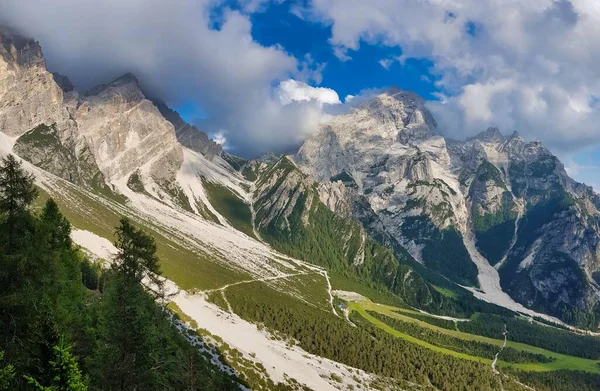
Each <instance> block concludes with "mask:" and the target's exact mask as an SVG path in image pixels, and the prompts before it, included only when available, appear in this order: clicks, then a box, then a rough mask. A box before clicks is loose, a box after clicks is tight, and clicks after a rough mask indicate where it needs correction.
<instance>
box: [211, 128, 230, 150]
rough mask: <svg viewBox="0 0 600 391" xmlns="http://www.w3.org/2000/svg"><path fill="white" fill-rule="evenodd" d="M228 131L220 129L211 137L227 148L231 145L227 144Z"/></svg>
mask: <svg viewBox="0 0 600 391" xmlns="http://www.w3.org/2000/svg"><path fill="white" fill-rule="evenodd" d="M226 133H227V132H226V131H225V130H219V131H218V132H216V133H213V134H212V135H211V138H212V139H213V140H214V142H215V143H217V144H220V145H221V146H222V147H223V148H225V149H227V148H228V147H229V145H228V144H227V137H225V134H226Z"/></svg>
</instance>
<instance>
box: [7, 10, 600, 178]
mask: <svg viewBox="0 0 600 391" xmlns="http://www.w3.org/2000/svg"><path fill="white" fill-rule="evenodd" d="M140 12H141V14H140ZM598 20H600V7H598V1H597V0H528V1H511V2H507V1H506V0H486V1H481V0H462V1H460V2H452V1H439V0H419V1H414V0H370V1H365V0H288V1H286V0H177V1H164V0H128V1H126V2H123V1H122V0H103V1H95V0H60V2H58V3H55V2H48V1H47V0H26V1H24V0H3V1H1V2H0V23H7V24H9V25H12V26H14V27H16V28H18V29H20V30H22V31H23V32H25V33H27V34H29V35H30V36H32V37H35V38H36V39H38V40H39V41H40V43H41V44H42V47H43V50H44V54H45V57H46V59H47V63H48V66H49V68H50V69H51V70H52V71H57V72H60V73H62V74H65V75H67V76H68V77H69V78H71V80H72V81H73V82H74V84H75V86H76V87H77V88H78V89H81V90H85V89H86V88H89V87H91V86H93V85H97V84H100V83H105V82H107V81H109V80H111V79H114V78H116V77H118V76H119V75H121V74H123V73H125V72H133V73H134V74H135V75H136V76H137V77H138V79H139V80H140V82H141V84H142V86H143V87H144V89H145V90H146V91H151V92H152V93H153V94H154V95H155V96H158V97H160V98H162V99H163V100H164V101H166V103H167V104H169V105H170V106H171V107H174V108H176V109H178V110H179V111H181V114H182V115H183V116H184V117H185V118H186V119H188V120H189V121H191V122H194V123H196V124H197V125H198V126H199V127H200V128H201V129H202V130H204V131H206V132H207V133H208V134H209V135H213V136H216V135H219V138H220V139H221V140H225V142H226V145H227V147H228V148H230V150H231V151H232V152H233V153H236V154H240V155H242V156H247V157H251V156H256V155H257V154H260V153H264V152H266V151H269V150H275V151H290V150H292V149H293V148H296V147H297V146H298V145H300V144H301V143H302V142H303V140H305V139H306V137H309V136H310V135H311V134H312V133H314V131H315V130H316V129H317V128H318V125H319V123H321V122H322V121H324V120H326V119H327V118H328V115H329V113H330V111H329V110H328V108H329V106H331V105H341V104H343V102H344V100H345V98H346V96H348V95H356V94H360V93H361V91H368V90H369V89H378V88H381V87H388V86H392V85H396V86H398V87H400V88H403V89H406V90H411V91H414V92H416V93H418V94H419V95H421V96H423V97H424V98H425V99H427V100H428V105H429V108H430V109H431V111H432V112H433V114H434V116H435V117H436V120H437V121H438V123H439V125H440V126H439V131H440V132H441V133H442V134H444V135H447V136H450V137H453V138H459V139H460V138H465V137H468V136H471V135H474V134H476V133H479V132H481V131H482V130H485V129H486V128H487V127H489V126H497V127H499V128H500V130H501V131H502V132H503V133H511V132H512V131H513V130H517V131H519V133H520V134H521V135H522V136H523V137H524V138H525V139H527V140H541V141H542V142H543V143H544V144H545V145H547V146H548V147H549V148H550V149H551V150H552V151H553V152H554V153H556V154H557V155H558V156H559V157H560V158H561V159H562V160H563V161H564V162H565V164H566V166H567V167H568V169H569V172H570V173H572V175H573V176H574V177H575V178H576V179H578V180H580V181H584V182H586V183H588V184H592V185H594V186H595V187H596V189H600V178H599V174H598V171H599V170H598V166H600V132H599V127H598V126H599V124H600V104H599V103H598V97H599V96H600V67H599V66H598V64H600V27H599V26H600V24H599V23H598ZM56 26H61V28H60V29H57V28H56ZM365 93H368V92H365Z"/></svg>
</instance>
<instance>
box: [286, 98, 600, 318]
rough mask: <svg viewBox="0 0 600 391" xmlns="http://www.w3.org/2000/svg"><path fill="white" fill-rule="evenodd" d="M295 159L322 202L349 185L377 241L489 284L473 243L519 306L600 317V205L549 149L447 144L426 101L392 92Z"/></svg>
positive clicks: (319, 136) (490, 140)
mask: <svg viewBox="0 0 600 391" xmlns="http://www.w3.org/2000/svg"><path fill="white" fill-rule="evenodd" d="M295 160H296V162H297V164H298V166H299V167H300V168H301V169H302V170H303V171H304V172H305V173H307V174H310V175H312V176H313V177H314V178H316V179H317V180H318V181H319V182H320V183H321V184H320V189H323V191H322V192H324V193H326V194H324V195H323V196H322V197H321V198H322V199H324V200H328V199H329V198H330V197H332V198H334V199H335V197H336V196H335V195H336V194H338V195H339V194H340V192H339V190H336V189H337V188H336V187H334V186H332V185H331V183H338V184H343V185H344V186H345V187H346V189H347V193H348V195H347V196H346V197H347V199H349V200H350V201H351V202H352V204H353V206H352V214H353V215H354V217H356V218H359V219H360V220H361V221H362V223H363V226H364V227H365V228H366V230H367V232H369V233H370V234H371V235H372V236H376V235H387V236H388V237H392V238H393V239H395V240H396V241H397V242H398V243H399V244H401V246H402V247H404V248H405V249H406V250H408V251H409V252H410V254H411V255H412V256H413V257H414V258H415V259H416V260H417V261H419V262H421V263H423V264H424V265H425V266H427V267H428V268H430V269H433V270H436V271H438V272H440V273H441V274H442V275H443V276H445V277H447V278H450V279H452V280H453V281H455V282H457V283H460V284H462V285H472V286H477V284H478V279H477V273H478V270H477V268H476V267H475V265H474V263H473V262H472V261H471V254H470V253H469V251H471V248H472V247H473V246H470V245H469V244H470V243H471V241H474V243H475V247H476V249H475V250H473V251H478V252H479V253H481V254H482V255H483V256H484V257H485V258H486V259H487V260H488V262H489V263H490V264H491V265H495V266H496V268H497V269H498V270H499V274H500V277H501V284H502V288H503V289H504V290H505V291H507V292H508V293H509V294H510V295H511V296H512V297H513V298H514V299H515V300H516V301H518V302H520V303H522V304H524V305H525V306H527V307H530V308H532V309H535V310H538V311H542V312H547V313H550V314H552V315H556V316H558V317H562V318H563V319H564V320H567V321H569V322H573V323H580V324H586V325H588V323H589V322H593V318H594V317H593V316H591V314H592V313H594V312H598V311H600V306H599V305H598V302H599V301H600V293H599V292H600V290H599V286H598V284H599V281H598V279H599V278H598V276H599V275H600V273H599V272H598V271H599V270H600V239H599V238H600V225H599V223H598V221H600V212H599V211H598V206H599V205H600V203H599V202H598V199H599V197H598V195H596V194H594V193H593V191H592V190H591V188H589V187H587V186H585V185H582V184H579V183H577V182H575V181H574V180H572V179H571V178H569V177H568V175H567V173H566V171H565V169H564V166H563V165H562V164H561V163H560V161H559V160H558V159H557V158H556V157H555V156H553V155H552V154H551V153H550V151H548V150H547V149H546V148H545V147H544V146H543V145H541V144H540V143H539V142H526V141H524V140H523V139H522V138H520V137H519V135H518V134H516V133H514V134H513V135H511V136H509V137H505V136H503V135H502V134H501V133H500V131H499V130H498V129H495V128H490V129H488V130H487V131H485V132H483V133H481V134H479V135H478V136H476V137H473V138H471V139H468V140H466V141H455V140H447V139H444V138H443V137H441V136H437V135H436V123H435V120H434V119H433V118H432V116H431V114H430V113H429V112H428V111H427V109H426V108H425V107H424V105H423V101H422V100H421V99H420V98H418V97H416V96H415V95H414V94H411V93H406V92H402V91H399V90H398V89H392V90H390V91H388V92H386V93H384V94H382V95H379V96H377V97H375V98H373V99H371V100H370V101H367V102H365V103H363V104H361V105H360V106H358V107H356V108H355V109H354V110H353V111H352V112H351V113H349V114H345V115H341V116H338V117H335V118H334V119H332V120H331V121H330V122H329V123H326V124H324V125H322V126H321V128H320V129H319V131H318V132H317V133H316V134H315V135H314V136H313V137H312V138H310V139H309V140H307V141H306V142H305V143H304V145H303V146H302V147H301V149H300V151H299V152H298V154H297V155H296V156H295ZM328 189H330V190H328ZM327 193H329V194H331V196H328V195H327ZM339 202H340V201H336V203H339ZM341 204H344V203H343V202H342V203H341ZM332 210H334V211H335V210H336V208H335V207H334V208H332ZM346 210H347V209H346V208H345V209H343V211H342V213H345V211H346ZM594 276H596V277H594ZM482 288H483V287H482ZM586 322H587V323H586Z"/></svg>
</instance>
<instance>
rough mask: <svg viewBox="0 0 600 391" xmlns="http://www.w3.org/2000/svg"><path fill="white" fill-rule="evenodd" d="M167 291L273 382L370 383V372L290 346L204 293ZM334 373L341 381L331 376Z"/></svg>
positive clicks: (321, 386) (327, 386)
mask: <svg viewBox="0 0 600 391" xmlns="http://www.w3.org/2000/svg"><path fill="white" fill-rule="evenodd" d="M168 285H169V286H170V290H171V291H172V292H178V293H177V294H176V296H174V298H173V299H172V300H173V302H174V303H175V304H177V306H178V307H179V308H180V309H181V310H182V311H183V312H184V313H185V314H186V315H187V316H189V317H191V318H192V319H193V320H195V321H196V322H197V323H198V327H200V328H203V329H206V330H207V331H208V332H210V333H211V334H214V335H218V336H219V337H221V338H222V339H223V341H225V342H226V343H227V344H229V345H230V346H232V347H233V348H235V349H237V350H239V351H240V352H241V353H242V354H243V355H244V357H245V358H247V359H249V360H252V361H258V362H260V363H261V364H262V365H263V366H264V367H265V369H266V371H267V373H268V374H269V377H271V379H272V380H273V381H275V382H283V381H284V380H285V375H286V374H287V375H288V376H290V377H292V378H294V379H296V380H297V381H298V382H300V383H302V384H304V385H306V386H307V387H310V388H312V389H315V390H336V389H339V387H342V388H344V389H348V388H350V387H349V386H350V385H352V386H354V387H358V386H359V384H358V383H357V382H356V381H355V380H354V377H355V376H357V377H358V378H359V379H360V380H361V381H362V382H365V381H366V382H369V380H370V379H371V375H369V374H367V373H365V372H364V371H361V370H359V369H355V368H351V367H348V366H346V365H343V364H340V363H337V362H335V361H332V360H328V359H325V358H322V357H319V356H315V355H313V354H310V353H308V352H306V351H304V350H303V349H301V348H299V347H297V346H289V344H288V343H287V342H286V341H279V340H274V339H272V338H270V336H269V334H268V333H267V332H265V331H261V330H259V329H258V327H257V326H256V325H254V324H252V323H249V322H247V321H246V320H244V319H242V318H240V317H239V316H237V315H236V314H231V313H227V312H225V311H223V310H222V309H221V308H219V307H218V306H216V305H215V304H212V303H210V302H208V301H207V300H206V297H205V296H204V295H191V294H188V293H186V292H184V291H181V290H179V289H177V287H176V285H175V284H173V283H171V282H169V283H168ZM332 374H336V375H337V376H339V377H341V378H342V379H343V382H342V383H338V382H337V381H335V380H333V379H331V375H332Z"/></svg>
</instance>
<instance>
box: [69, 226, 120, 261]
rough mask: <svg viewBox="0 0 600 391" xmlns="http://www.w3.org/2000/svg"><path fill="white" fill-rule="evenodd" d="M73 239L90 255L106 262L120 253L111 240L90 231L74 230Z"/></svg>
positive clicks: (72, 232)
mask: <svg viewBox="0 0 600 391" xmlns="http://www.w3.org/2000/svg"><path fill="white" fill-rule="evenodd" d="M71 239H72V240H73V242H74V243H76V244H78V245H79V246H81V247H82V248H83V249H84V250H85V252H87V253H88V254H91V255H93V256H95V257H97V258H99V259H103V260H105V261H110V260H111V259H112V258H113V257H114V256H115V255H117V253H118V252H119V251H118V250H117V248H116V247H115V246H114V245H113V244H112V242H111V241H110V240H108V239H106V238H103V237H101V236H98V235H96V234H95V233H93V232H90V231H85V230H82V229H73V230H72V231H71Z"/></svg>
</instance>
